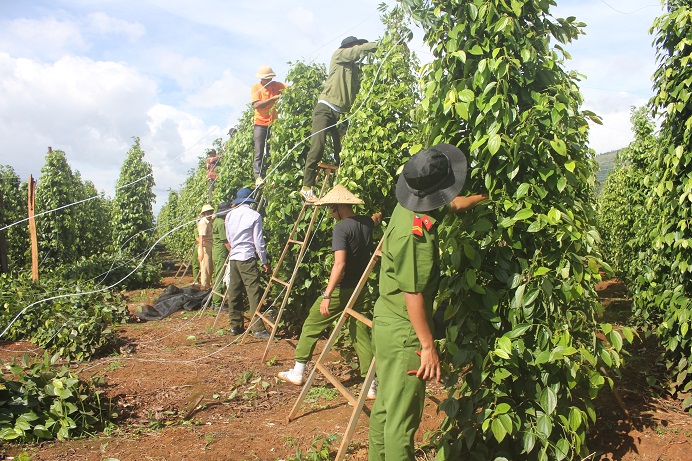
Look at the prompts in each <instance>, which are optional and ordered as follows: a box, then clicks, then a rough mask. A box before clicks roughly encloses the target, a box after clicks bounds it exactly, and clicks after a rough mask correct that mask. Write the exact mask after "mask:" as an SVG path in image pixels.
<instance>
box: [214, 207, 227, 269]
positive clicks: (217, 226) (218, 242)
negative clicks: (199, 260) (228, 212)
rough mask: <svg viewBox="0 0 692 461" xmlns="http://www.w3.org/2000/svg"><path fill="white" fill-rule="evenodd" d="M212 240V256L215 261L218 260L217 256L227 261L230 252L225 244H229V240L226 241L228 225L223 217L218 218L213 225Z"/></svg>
mask: <svg viewBox="0 0 692 461" xmlns="http://www.w3.org/2000/svg"><path fill="white" fill-rule="evenodd" d="M211 238H212V254H213V255H214V257H215V259H218V258H216V255H223V258H221V259H223V260H225V259H226V256H228V250H227V249H226V245H224V243H227V242H228V240H226V225H225V223H224V220H223V218H222V217H217V218H216V219H214V221H213V222H212V223H211Z"/></svg>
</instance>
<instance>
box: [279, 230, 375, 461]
mask: <svg viewBox="0 0 692 461" xmlns="http://www.w3.org/2000/svg"><path fill="white" fill-rule="evenodd" d="M383 240H384V237H382V239H380V243H378V244H377V248H376V249H375V252H374V253H373V254H372V257H371V258H370V262H369V263H368V265H367V267H366V268H365V271H364V272H363V275H362V276H361V277H360V280H359V281H358V285H356V288H355V290H353V294H352V295H351V297H350V298H349V300H348V303H347V304H346V307H345V308H344V311H343V312H342V313H341V317H339V320H338V321H337V322H336V326H335V327H334V330H333V331H332V334H331V335H330V336H329V339H328V340H327V343H326V344H325V345H324V349H323V350H322V353H321V354H320V356H319V358H318V359H317V361H316V362H315V366H314V368H313V369H312V371H311V372H310V375H309V376H308V379H307V380H306V381H305V384H304V385H303V390H302V391H301V392H300V395H299V396H298V399H297V400H296V403H295V404H294V405H293V409H292V410H291V412H290V413H289V414H288V421H289V422H290V421H291V420H292V419H294V418H295V416H296V413H297V412H298V409H299V408H300V405H301V404H302V403H303V401H304V400H305V397H306V396H307V395H308V392H309V391H310V388H311V387H312V383H313V381H314V380H315V377H316V375H317V372H318V371H319V372H320V373H322V374H323V375H324V377H325V378H326V379H327V381H329V382H330V383H332V384H333V385H334V387H335V388H336V389H338V390H339V392H340V393H341V395H343V396H344V397H345V398H346V400H348V401H349V403H350V404H351V405H353V412H352V413H351V418H350V419H349V421H348V425H347V426H346V431H345V432H344V437H343V439H342V440H341V445H339V451H338V453H337V454H336V458H334V460H335V461H341V460H343V459H344V458H345V456H346V449H347V448H348V445H349V443H351V438H352V437H353V433H354V432H355V430H356V425H357V424H358V418H359V417H360V413H361V411H363V405H364V404H365V400H366V397H367V394H368V389H369V388H370V384H371V383H372V381H373V380H374V379H375V358H374V357H373V359H372V362H370V368H368V373H367V375H366V376H365V380H364V381H363V386H362V387H361V389H360V395H359V396H358V398H356V397H355V396H354V395H353V394H351V392H350V391H349V390H348V389H347V388H346V386H344V385H343V384H342V383H341V382H340V381H339V379H338V378H337V377H336V376H334V374H333V373H332V372H331V371H329V369H328V368H327V366H326V362H327V355H328V354H329V351H330V350H331V349H332V347H333V346H334V343H336V340H337V338H338V337H339V334H340V332H341V329H342V328H343V326H344V325H345V324H346V321H347V320H348V318H349V317H353V318H355V319H356V320H357V321H359V322H362V323H364V324H365V325H367V326H368V327H370V328H372V320H370V319H369V318H367V317H366V316H364V315H363V314H361V313H360V312H356V311H355V310H353V306H354V305H355V303H356V301H357V300H358V296H360V293H361V292H362V291H363V288H365V285H366V284H367V283H368V278H369V277H370V273H371V272H372V271H373V269H374V268H375V265H377V262H378V261H379V260H380V257H381V256H382V241H383Z"/></svg>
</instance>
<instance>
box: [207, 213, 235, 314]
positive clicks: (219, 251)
mask: <svg viewBox="0 0 692 461" xmlns="http://www.w3.org/2000/svg"><path fill="white" fill-rule="evenodd" d="M230 209H231V204H230V203H228V202H221V203H219V206H218V207H217V209H216V213H214V218H215V219H214V220H213V221H212V223H211V240H212V242H211V256H212V261H214V278H213V279H212V280H213V281H212V290H213V291H214V293H213V294H212V297H211V305H212V307H213V308H215V309H220V308H221V307H222V306H221V301H223V298H222V297H221V296H220V295H218V294H217V293H221V292H222V291H223V290H222V287H223V286H224V283H223V280H222V277H223V272H222V271H224V268H225V267H226V258H227V257H228V250H230V249H231V246H230V245H229V244H228V240H227V239H226V224H225V218H226V214H227V213H228V210H230Z"/></svg>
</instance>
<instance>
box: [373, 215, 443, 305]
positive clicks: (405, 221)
mask: <svg viewBox="0 0 692 461" xmlns="http://www.w3.org/2000/svg"><path fill="white" fill-rule="evenodd" d="M434 214H435V216H437V213H434ZM416 216H418V217H420V218H421V219H422V218H423V217H424V214H423V213H415V212H413V211H410V210H407V209H406V208H404V207H402V206H401V205H398V204H397V206H396V208H394V212H393V213H392V217H391V219H390V220H389V227H388V228H387V231H386V232H385V235H384V241H383V242H382V258H381V260H380V265H381V266H380V280H379V283H380V297H379V298H378V299H377V302H376V303H375V310H374V316H375V317H401V318H405V319H409V316H408V311H407V310H406V301H405V300H404V292H408V293H422V294H423V298H424V299H425V309H426V311H427V312H428V319H432V308H433V301H434V300H435V296H436V295H437V288H438V284H439V281H440V252H439V247H438V240H437V220H436V219H435V218H434V217H433V216H432V215H431V214H427V216H428V219H429V221H430V223H431V224H432V227H431V228H430V230H428V229H426V228H425V226H420V231H421V233H422V234H423V235H421V236H419V235H415V234H414V232H413V229H414V219H415V217H416Z"/></svg>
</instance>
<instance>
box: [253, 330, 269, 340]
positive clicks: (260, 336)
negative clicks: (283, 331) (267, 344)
mask: <svg viewBox="0 0 692 461" xmlns="http://www.w3.org/2000/svg"><path fill="white" fill-rule="evenodd" d="M252 336H253V337H255V338H257V339H269V336H270V335H269V332H268V331H253V332H252Z"/></svg>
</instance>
